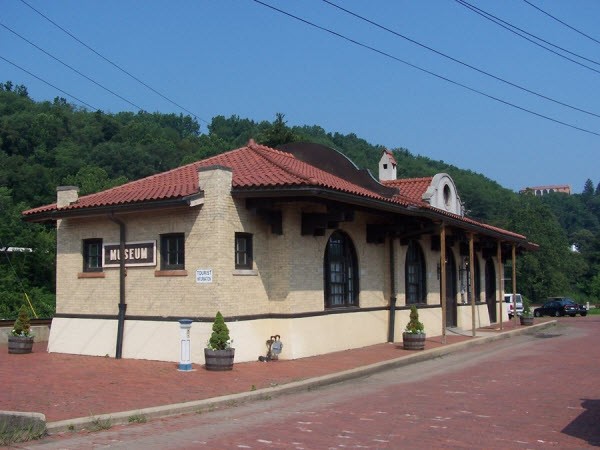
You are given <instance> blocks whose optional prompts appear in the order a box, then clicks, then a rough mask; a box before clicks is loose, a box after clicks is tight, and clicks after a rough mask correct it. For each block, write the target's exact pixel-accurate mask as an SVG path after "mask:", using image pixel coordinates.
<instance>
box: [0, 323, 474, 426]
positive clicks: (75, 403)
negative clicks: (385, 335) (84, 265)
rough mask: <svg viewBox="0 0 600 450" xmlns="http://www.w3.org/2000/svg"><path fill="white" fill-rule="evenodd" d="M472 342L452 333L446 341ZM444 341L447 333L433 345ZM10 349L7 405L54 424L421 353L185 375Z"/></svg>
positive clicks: (171, 368)
mask: <svg viewBox="0 0 600 450" xmlns="http://www.w3.org/2000/svg"><path fill="white" fill-rule="evenodd" d="M468 339H471V338H470V337H467V336H461V335H452V334H449V335H448V336H447V339H446V343H447V344H452V343H456V342H460V341H464V340H468ZM441 345H442V338H441V336H437V337H433V338H430V339H428V340H427V343H426V349H432V348H435V347H439V346H441ZM46 346H47V343H46V342H41V343H36V344H34V349H33V353H31V354H27V355H14V354H8V349H7V345H6V344H5V345H0V380H1V381H2V385H3V389H1V390H0V410H8V411H27V412H39V413H43V414H45V415H46V420H47V421H48V422H54V421H59V420H65V419H73V418H78V417H93V416H97V415H100V414H109V413H115V412H121V411H130V410H137V409H141V408H147V407H154V406H161V405H168V404H173V403H182V402H188V401H193V400H203V399H209V398H214V397H219V396H222V395H227V394H234V393H241V392H247V391H251V390H255V389H261V388H265V387H271V386H276V385H281V384H285V383H290V382H293V381H300V380H304V379H307V378H313V377H318V376H322V375H327V374H331V373H334V372H339V371H343V370H348V369H353V368H356V367H360V366H365V365H369V364H373V363H377V362H380V361H387V360H391V359H396V358H399V357H401V356H403V355H407V354H410V353H414V352H409V351H406V350H403V349H402V348H401V345H398V344H378V345H373V346H370V347H365V348H360V349H353V350H346V351H342V352H336V353H331V354H328V355H320V356H314V357H309V358H301V359H297V360H284V359H282V360H279V361H271V362H265V363H263V362H258V361H257V362H246V363H236V364H235V365H234V368H233V370H232V371H231V372H210V371H207V370H205V369H204V367H203V366H202V365H201V364H194V365H193V368H194V369H195V370H193V371H191V372H180V371H178V370H177V363H173V362H161V361H148V360H134V359H120V360H116V359H114V358H106V357H95V356H81V355H68V354H62V353H47V351H46Z"/></svg>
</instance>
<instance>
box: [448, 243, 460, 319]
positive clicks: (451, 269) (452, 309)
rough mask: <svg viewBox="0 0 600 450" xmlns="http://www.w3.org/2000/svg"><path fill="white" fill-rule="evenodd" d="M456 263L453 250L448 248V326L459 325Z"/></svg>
mask: <svg viewBox="0 0 600 450" xmlns="http://www.w3.org/2000/svg"><path fill="white" fill-rule="evenodd" d="M456 294H457V292H456V261H455V260H454V254H453V253H452V250H451V249H450V248H448V247H446V326H447V327H455V326H456V325H457V321H456V316H457V311H456Z"/></svg>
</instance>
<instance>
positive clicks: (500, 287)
mask: <svg viewBox="0 0 600 450" xmlns="http://www.w3.org/2000/svg"><path fill="white" fill-rule="evenodd" d="M496 253H497V255H496V258H498V294H499V296H500V330H502V329H503V328H504V315H503V311H502V304H503V303H504V286H503V285H502V282H503V280H504V266H503V265H502V242H501V241H498V249H497V252H496Z"/></svg>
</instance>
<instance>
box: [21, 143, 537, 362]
mask: <svg viewBox="0 0 600 450" xmlns="http://www.w3.org/2000/svg"><path fill="white" fill-rule="evenodd" d="M396 169H397V168H396V161H395V159H394V156H393V153H392V152H390V151H387V150H385V151H383V152H382V155H381V160H380V162H379V180H376V179H375V178H374V177H373V176H372V175H371V173H370V172H369V171H367V170H359V169H358V168H357V167H356V166H355V165H354V164H353V163H352V162H351V161H350V160H349V159H348V158H346V157H345V156H344V155H342V154H341V153H339V152H337V151H336V150H333V149H330V148H327V147H324V146H321V145H317V144H306V143H294V144H287V145H284V146H282V147H280V148H279V149H273V148H269V147H266V146H263V145H259V144H256V143H255V142H254V141H252V140H250V141H249V142H248V144H247V145H246V146H244V147H242V148H239V149H236V150H231V151H229V152H226V153H222V154H219V155H217V156H213V157H211V158H208V159H205V160H202V161H198V162H195V163H192V164H188V165H185V166H182V167H178V168H176V169H173V170H170V171H167V172H164V173H160V174H157V175H153V176H150V177H147V178H143V179H140V180H137V181H133V182H130V183H127V184H124V185H122V186H118V187H115V188H112V189H108V190H105V191H102V192H98V193H96V194H90V195H86V196H81V197H80V196H79V195H78V189H77V188H76V187H72V186H64V187H59V188H58V189H57V201H56V203H54V204H51V205H46V206H41V207H38V208H34V209H30V210H27V211H24V212H23V216H24V219H25V220H28V221H44V222H45V221H55V222H56V227H57V258H56V314H55V316H54V318H53V320H52V326H51V331H50V337H49V342H48V351H50V352H60V353H74V354H84V355H98V356H106V355H108V356H113V357H117V358H120V357H123V358H140V359H152V360H162V361H178V359H179V357H180V333H179V320H180V319H192V321H193V322H192V326H191V329H190V342H191V360H192V362H194V363H199V364H202V363H204V353H203V349H204V347H205V346H206V342H207V341H208V338H209V336H210V333H211V326H212V321H213V319H214V317H215V314H216V312H217V311H220V312H221V313H222V314H223V316H224V317H225V320H226V323H227V325H228V327H229V329H230V334H231V337H232V339H233V344H232V346H233V347H235V349H236V356H235V359H236V361H238V362H241V361H253V360H256V359H257V357H258V356H259V355H263V354H264V353H265V342H266V340H267V339H269V337H270V336H273V335H280V336H281V341H282V342H283V344H284V348H283V352H282V353H281V355H280V358H281V359H295V358H301V357H306V356H311V355H317V354H324V353H329V352H334V351H339V350H345V349H350V348H358V347H364V346H368V345H373V344H377V343H383V342H399V341H401V339H402V331H403V329H404V327H405V326H406V323H407V322H408V315H409V309H410V306H411V305H416V306H417V307H418V310H419V315H420V319H421V321H422V322H423V323H424V324H425V331H426V332H427V334H428V336H438V335H442V336H445V333H446V330H447V329H448V328H449V327H460V328H461V329H464V330H472V329H474V328H478V327H483V326H488V325H490V323H495V322H498V321H501V320H502V319H503V317H502V309H501V308H502V306H501V305H502V302H499V301H498V299H501V298H502V297H503V290H504V286H503V272H504V270H503V267H504V266H503V262H504V261H506V260H509V261H510V260H511V259H512V263H513V266H514V263H515V257H516V255H517V254H518V253H520V252H521V251H524V250H531V249H534V248H535V245H534V244H531V243H529V242H528V241H527V238H526V237H525V236H523V235H520V234H517V233H513V232H511V231H508V230H504V229H500V228H497V227H493V226H490V225H488V224H484V223H482V222H479V221H476V220H473V219H470V218H468V217H467V216H466V215H465V213H464V205H463V204H462V202H461V200H460V197H459V194H458V191H457V188H456V185H455V184H454V181H453V180H452V178H451V177H450V176H449V175H447V174H443V173H442V174H437V175H435V176H433V177H427V178H417V179H400V180H399V179H396Z"/></svg>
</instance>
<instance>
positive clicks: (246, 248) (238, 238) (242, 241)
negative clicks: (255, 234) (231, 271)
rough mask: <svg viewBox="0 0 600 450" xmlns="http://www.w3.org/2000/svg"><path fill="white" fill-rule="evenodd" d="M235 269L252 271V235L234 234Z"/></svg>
mask: <svg viewBox="0 0 600 450" xmlns="http://www.w3.org/2000/svg"><path fill="white" fill-rule="evenodd" d="M235 268H236V269H252V235H251V234H250V233H235Z"/></svg>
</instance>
